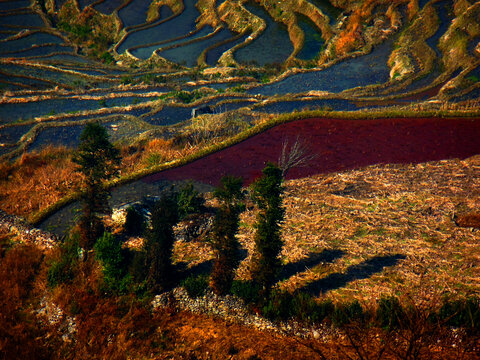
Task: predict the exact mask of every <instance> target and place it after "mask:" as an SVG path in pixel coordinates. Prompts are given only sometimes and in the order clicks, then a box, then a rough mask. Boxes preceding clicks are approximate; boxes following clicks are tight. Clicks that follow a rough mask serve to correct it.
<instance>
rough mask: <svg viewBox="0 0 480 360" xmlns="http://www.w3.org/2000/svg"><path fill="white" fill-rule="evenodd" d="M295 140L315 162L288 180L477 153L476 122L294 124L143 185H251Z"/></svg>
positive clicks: (147, 179)
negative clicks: (226, 179) (225, 180)
mask: <svg viewBox="0 0 480 360" xmlns="http://www.w3.org/2000/svg"><path fill="white" fill-rule="evenodd" d="M297 138H298V139H299V141H300V142H302V143H303V144H304V145H305V146H306V147H308V149H309V152H310V154H314V155H315V159H314V160H312V161H310V163H309V164H308V166H306V167H302V168H295V169H292V170H291V171H290V172H289V173H288V176H287V177H288V178H289V179H294V178H302V177H307V176H311V175H314V174H319V173H327V172H336V171H342V170H347V169H354V168H359V167H362V166H367V165H372V164H386V163H420V162H426V161H434V160H441V159H451V158H466V157H469V156H472V155H475V154H478V153H480V141H479V140H478V139H479V138H480V119H478V118H475V119H460V118H451V119H441V118H414V119H375V120H343V119H318V118H316V119H306V120H298V121H294V122H290V123H287V124H283V125H280V126H276V127H275V128H272V129H270V130H267V131H265V132H263V133H261V134H259V135H256V136H254V137H252V138H250V139H247V140H245V141H243V142H241V143H240V144H237V145H235V146H232V147H230V148H227V149H224V150H221V151H219V152H216V153H214V154H211V155H209V156H206V157H204V158H202V159H199V160H197V161H195V162H193V163H190V164H188V165H185V166H182V167H179V168H175V169H170V170H167V171H163V172H160V173H157V174H154V175H151V176H148V177H145V178H144V179H143V181H145V182H155V181H158V180H160V179H168V180H184V179H193V180H196V181H199V182H203V183H208V184H212V185H216V184H218V182H219V179H220V178H221V177H222V176H223V175H235V176H241V177H243V178H244V180H245V182H246V183H250V182H252V181H253V180H254V179H255V178H256V177H258V176H259V175H260V173H261V169H262V168H263V167H264V166H265V164H266V162H268V161H277V160H278V158H279V155H280V153H281V149H282V143H283V142H285V141H288V143H289V144H293V143H294V142H295V141H296V139H297Z"/></svg>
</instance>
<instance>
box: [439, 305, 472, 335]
mask: <svg viewBox="0 0 480 360" xmlns="http://www.w3.org/2000/svg"><path fill="white" fill-rule="evenodd" d="M438 317H439V318H440V319H441V320H444V321H445V322H446V323H447V324H448V325H450V326H455V327H465V328H468V329H471V330H476V331H480V299H479V298H474V297H471V298H468V299H466V300H456V301H445V302H444V304H443V306H442V307H441V309H440V310H439V312H438Z"/></svg>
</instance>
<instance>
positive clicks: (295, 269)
mask: <svg viewBox="0 0 480 360" xmlns="http://www.w3.org/2000/svg"><path fill="white" fill-rule="evenodd" d="M344 254H345V252H344V251H343V250H333V249H331V250H328V249H326V250H323V251H322V252H321V253H313V254H310V255H309V256H308V257H307V258H306V259H302V260H299V261H297V262H293V263H289V264H287V265H284V266H283V267H282V269H281V271H280V274H279V275H278V277H277V280H278V281H282V280H286V279H288V278H290V277H291V276H293V275H295V274H298V273H301V272H303V271H305V270H308V269H309V268H312V267H315V266H317V265H318V264H320V263H331V262H333V261H334V260H335V259H338V258H340V257H341V256H343V255H344Z"/></svg>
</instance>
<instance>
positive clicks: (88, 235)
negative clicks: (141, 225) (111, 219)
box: [73, 123, 120, 249]
mask: <svg viewBox="0 0 480 360" xmlns="http://www.w3.org/2000/svg"><path fill="white" fill-rule="evenodd" d="M73 161H74V162H75V163H76V164H78V165H79V168H78V170H79V171H80V172H81V173H82V174H83V175H84V177H85V191H84V196H83V200H84V205H83V212H82V216H81V218H80V223H79V227H80V245H81V246H82V247H83V248H85V249H91V248H92V247H93V245H94V244H95V241H96V240H97V239H98V238H99V237H100V236H101V235H102V234H103V232H104V227H103V223H102V221H101V218H100V216H101V215H104V214H109V213H110V212H111V208H110V206H109V204H108V196H109V192H108V191H107V190H106V189H105V187H104V182H105V181H106V180H108V179H110V178H111V177H112V176H114V175H115V174H116V173H117V170H118V164H119V163H120V157H119V151H118V149H116V148H115V147H114V146H113V145H112V143H110V141H109V136H108V133H107V130H106V129H105V128H104V127H102V126H101V125H100V124H98V123H89V124H87V125H86V126H85V129H84V130H83V132H82V134H81V135H80V145H79V147H78V150H77V152H76V153H75V155H74V157H73Z"/></svg>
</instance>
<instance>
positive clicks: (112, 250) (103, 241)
mask: <svg viewBox="0 0 480 360" xmlns="http://www.w3.org/2000/svg"><path fill="white" fill-rule="evenodd" d="M94 250H95V257H96V259H97V260H99V261H100V262H101V263H102V266H103V276H104V285H105V289H104V290H106V291H107V292H110V291H112V292H117V293H125V292H126V291H127V288H128V283H129V281H130V277H129V276H125V275H126V271H125V255H124V252H123V250H122V244H121V243H120V241H119V240H118V239H117V238H116V237H115V236H113V235H112V234H110V233H107V232H106V233H104V234H103V236H102V237H100V238H99V239H98V240H97V242H96V243H95V246H94Z"/></svg>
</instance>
